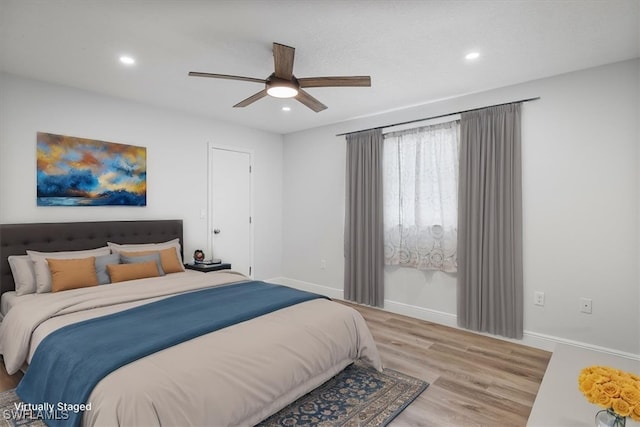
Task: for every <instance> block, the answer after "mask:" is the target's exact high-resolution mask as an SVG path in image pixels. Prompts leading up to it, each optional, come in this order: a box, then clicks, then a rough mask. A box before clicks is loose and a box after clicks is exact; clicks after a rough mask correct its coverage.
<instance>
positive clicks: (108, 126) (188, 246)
mask: <svg viewBox="0 0 640 427" xmlns="http://www.w3.org/2000/svg"><path fill="white" fill-rule="evenodd" d="M39 131H40V132H49V133H56V134H62V135H70V136H77V137H83V138H91V139H99V140H104V141H110V142H117V143H122V144H131V145H139V146H144V147H147V206H146V207H115V206H111V207H37V206H36V157H35V155H36V132H39ZM208 142H212V143H215V144H217V145H224V146H231V147H242V148H248V149H251V150H253V152H254V159H253V161H254V168H253V172H254V181H253V182H254V186H255V188H254V219H255V221H254V227H255V228H254V230H255V256H254V260H255V264H254V274H255V276H256V278H268V277H274V276H277V275H280V274H281V259H282V258H281V256H282V253H281V251H282V136H281V135H277V134H272V133H267V132H262V131H256V130H252V129H248V128H242V127H239V126H236V125H230V124H226V123H222V122H218V121H215V120H212V119H208V118H204V117H196V116H191V115H187V114H183V113H180V112H176V111H171V110H167V109H161V108H155V107H151V106H146V105H142V104H138V103H134V102H129V101H126V100H122V99H116V98H111V97H107V96H101V95H98V94H95V93H90V92H85V91H81V90H76V89H72V88H68V87H63V86H57V85H52V84H48V83H43V82H39V81H34V80H28V79H23V78H20V77H16V76H12V75H7V74H0V222H2V223H14V222H38V221H41V222H56V221H85V220H136V219H173V218H177V219H182V220H183V221H184V240H185V255H186V257H189V256H190V254H192V253H193V251H194V250H195V249H196V248H206V247H207V220H206V219H201V218H200V211H201V209H206V208H207V192H206V188H207V185H206V182H207V143H208Z"/></svg>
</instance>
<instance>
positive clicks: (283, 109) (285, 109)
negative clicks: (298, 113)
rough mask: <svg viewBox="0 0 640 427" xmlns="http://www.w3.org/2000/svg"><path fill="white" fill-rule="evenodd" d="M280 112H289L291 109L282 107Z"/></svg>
mask: <svg viewBox="0 0 640 427" xmlns="http://www.w3.org/2000/svg"><path fill="white" fill-rule="evenodd" d="M282 111H291V107H282Z"/></svg>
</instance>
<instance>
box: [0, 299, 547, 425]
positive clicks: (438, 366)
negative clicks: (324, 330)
mask: <svg viewBox="0 0 640 427" xmlns="http://www.w3.org/2000/svg"><path fill="white" fill-rule="evenodd" d="M345 304H347V303H345ZM348 305H350V306H352V307H354V308H355V309H356V310H358V311H359V312H360V313H362V315H363V317H364V318H365V319H366V320H367V324H368V325H369V328H370V329H371V333H372V334H373V336H374V338H375V341H376V343H377V345H378V349H379V351H380V353H381V357H382V361H383V363H384V366H385V368H390V369H394V370H396V371H399V372H402V373H405V374H408V375H411V376H414V377H416V378H421V379H423V380H425V381H427V382H429V383H430V385H429V388H427V390H425V391H424V392H423V393H422V394H421V395H420V396H419V397H418V398H417V399H416V400H415V401H414V402H413V403H412V404H411V405H410V406H409V407H408V408H407V409H405V410H404V411H403V412H402V413H401V414H400V415H399V416H398V417H397V418H396V419H395V420H394V421H393V422H392V423H391V426H392V427H404V426H437V427H443V426H464V427H471V426H491V427H518V426H525V425H526V424H527V419H528V417H529V413H530V412H531V407H532V406H533V402H534V400H535V397H536V393H537V392H538V388H539V387H540V383H541V381H542V377H543V375H544V372H545V370H546V367H547V364H548V363H549V359H550V357H551V353H549V352H546V351H542V350H537V349H534V348H531V347H525V346H522V345H518V344H512V343H510V342H506V341H502V340H498V339H495V338H488V337H484V336H481V335H477V334H473V333H470V332H465V331H462V330H458V329H454V328H449V327H446V326H441V325H437V324H434V323H429V322H425V321H422V320H417V319H413V318H410V317H404V316H400V315H397V314H393V313H389V312H385V311H382V310H378V309H375V308H370V307H364V306H358V305H354V304H348ZM0 365H1V366H0V391H3V390H8V389H10V388H14V387H15V386H16V385H17V383H18V381H20V378H21V377H22V375H21V374H19V373H18V374H16V375H13V376H9V375H8V374H7V372H6V370H5V368H4V363H2V364H0Z"/></svg>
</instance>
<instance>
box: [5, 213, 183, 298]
mask: <svg viewBox="0 0 640 427" xmlns="http://www.w3.org/2000/svg"><path fill="white" fill-rule="evenodd" d="M176 237H177V238H179V239H180V245H181V247H184V242H183V240H182V220H178V219H171V220H156V221H98V222H56V223H27V224H0V294H3V293H5V292H7V291H13V290H14V289H15V284H14V282H13V276H12V275H11V268H10V267H9V261H7V258H8V257H9V256H10V255H25V254H26V252H25V251H26V250H27V249H30V250H34V251H45V252H56V251H75V250H83V249H93V248H98V247H101V246H106V245H107V242H115V243H157V242H166V241H167V240H172V239H175V238H176ZM181 255H182V254H181ZM183 259H184V257H183Z"/></svg>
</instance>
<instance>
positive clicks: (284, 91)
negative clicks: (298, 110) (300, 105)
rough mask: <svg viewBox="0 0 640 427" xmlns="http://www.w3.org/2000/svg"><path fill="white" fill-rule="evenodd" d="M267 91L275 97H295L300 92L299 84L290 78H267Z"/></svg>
mask: <svg viewBox="0 0 640 427" xmlns="http://www.w3.org/2000/svg"><path fill="white" fill-rule="evenodd" d="M267 93H268V94H269V95H271V96H273V97H274V98H293V97H294V96H296V95H297V94H298V86H297V85H296V84H295V83H294V82H292V81H289V80H283V79H275V78H274V79H270V80H267Z"/></svg>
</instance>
